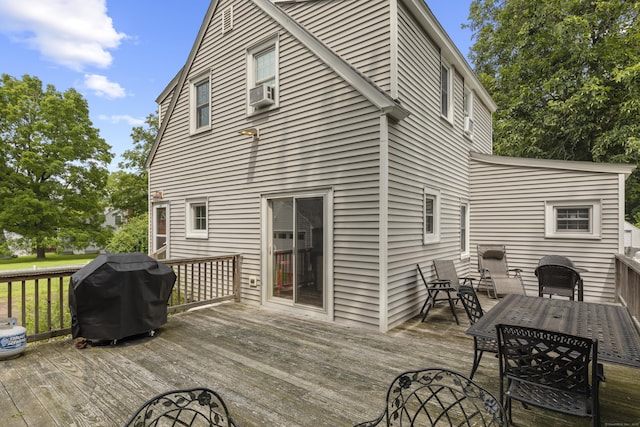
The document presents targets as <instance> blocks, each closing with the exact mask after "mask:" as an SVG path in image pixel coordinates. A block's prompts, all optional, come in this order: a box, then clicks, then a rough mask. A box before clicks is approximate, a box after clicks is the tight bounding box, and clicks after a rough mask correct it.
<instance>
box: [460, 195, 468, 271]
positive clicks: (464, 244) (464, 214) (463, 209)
mask: <svg viewBox="0 0 640 427" xmlns="http://www.w3.org/2000/svg"><path fill="white" fill-rule="evenodd" d="M460 256H461V257H463V258H464V257H468V256H469V203H467V202H462V203H460Z"/></svg>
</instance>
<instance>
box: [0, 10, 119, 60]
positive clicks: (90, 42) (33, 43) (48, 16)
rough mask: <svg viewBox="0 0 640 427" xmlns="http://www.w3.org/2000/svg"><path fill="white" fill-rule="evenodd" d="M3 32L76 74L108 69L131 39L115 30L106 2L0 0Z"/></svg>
mask: <svg viewBox="0 0 640 427" xmlns="http://www.w3.org/2000/svg"><path fill="white" fill-rule="evenodd" d="M0 32H3V33H7V34H9V35H10V36H11V37H12V39H13V40H15V41H18V42H22V43H25V44H27V45H28V46H29V47H30V48H32V49H35V50H37V51H39V52H40V53H41V54H42V55H43V56H44V57H46V58H47V59H49V60H51V61H53V62H54V63H57V64H62V65H64V66H66V67H69V68H71V69H73V70H76V71H82V70H83V69H84V67H85V66H87V65H89V66H96V67H100V68H105V67H108V66H109V65H111V62H112V61H113V57H112V56H111V53H110V52H109V50H112V49H115V48H117V47H118V46H119V45H120V43H121V41H122V40H123V39H125V38H126V37H127V35H126V34H124V33H119V32H117V31H116V30H115V29H114V28H113V22H112V20H111V18H110V17H109V15H107V6H106V0H0Z"/></svg>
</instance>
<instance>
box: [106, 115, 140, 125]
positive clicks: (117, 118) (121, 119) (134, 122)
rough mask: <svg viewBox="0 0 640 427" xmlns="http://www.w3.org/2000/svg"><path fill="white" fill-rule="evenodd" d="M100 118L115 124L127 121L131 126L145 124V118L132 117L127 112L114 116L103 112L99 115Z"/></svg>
mask: <svg viewBox="0 0 640 427" xmlns="http://www.w3.org/2000/svg"><path fill="white" fill-rule="evenodd" d="M98 119H99V120H102V121H105V122H109V123H113V124H118V123H120V122H125V123H127V124H129V125H130V126H142V125H143V124H144V119H136V118H135V117H131V116H129V115H126V114H123V115H114V116H107V115H105V114H101V115H99V116H98Z"/></svg>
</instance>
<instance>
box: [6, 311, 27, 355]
mask: <svg viewBox="0 0 640 427" xmlns="http://www.w3.org/2000/svg"><path fill="white" fill-rule="evenodd" d="M26 347H27V330H26V328H25V327H23V326H18V325H17V321H16V319H15V318H13V317H11V318H8V319H0V360H1V359H10V358H12V357H18V356H20V354H22V352H24V350H25V348H26Z"/></svg>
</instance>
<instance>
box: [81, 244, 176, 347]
mask: <svg viewBox="0 0 640 427" xmlns="http://www.w3.org/2000/svg"><path fill="white" fill-rule="evenodd" d="M175 281H176V275H175V273H174V272H173V270H172V269H171V268H170V267H167V266H166V265H164V264H162V263H160V262H158V261H156V260H154V259H153V258H151V257H149V256H147V255H145V254H142V253H124V254H108V255H99V256H98V257H97V258H95V259H94V260H93V261H91V262H90V263H89V264H87V265H86V266H84V267H83V268H81V269H80V270H78V271H77V272H75V273H74V274H73V275H72V276H71V284H70V286H69V309H70V311H71V322H72V325H71V332H72V335H73V338H77V337H83V338H87V339H95V340H118V339H121V338H125V337H129V336H132V335H138V334H142V333H146V332H150V331H152V330H154V329H155V328H158V327H160V326H162V325H164V324H165V323H166V322H167V302H168V300H169V297H170V296H171V291H172V289H173V284H174V283H175Z"/></svg>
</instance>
